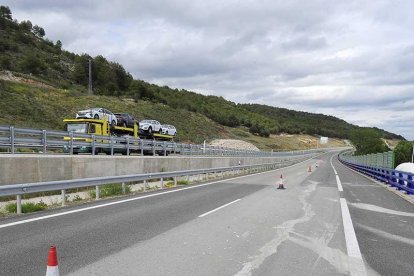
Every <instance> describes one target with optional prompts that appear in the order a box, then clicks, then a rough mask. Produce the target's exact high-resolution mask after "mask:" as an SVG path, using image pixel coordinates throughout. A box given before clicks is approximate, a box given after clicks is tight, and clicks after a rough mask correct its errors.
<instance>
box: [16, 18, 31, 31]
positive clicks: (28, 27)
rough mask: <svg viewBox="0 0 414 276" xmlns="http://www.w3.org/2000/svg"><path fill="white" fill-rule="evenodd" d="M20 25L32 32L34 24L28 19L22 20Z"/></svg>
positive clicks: (22, 28) (24, 29)
mask: <svg viewBox="0 0 414 276" xmlns="http://www.w3.org/2000/svg"><path fill="white" fill-rule="evenodd" d="M19 27H20V29H21V30H23V31H26V32H31V31H32V28H33V25H32V22H30V20H27V21H22V22H20V24H19Z"/></svg>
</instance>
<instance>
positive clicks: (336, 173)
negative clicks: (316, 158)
mask: <svg viewBox="0 0 414 276" xmlns="http://www.w3.org/2000/svg"><path fill="white" fill-rule="evenodd" d="M334 156H335V155H332V156H331V167H332V169H333V171H334V173H335V175H338V172H337V171H336V169H335V167H334V165H333V163H332V159H333V157H334Z"/></svg>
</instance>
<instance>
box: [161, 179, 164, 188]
mask: <svg viewBox="0 0 414 276" xmlns="http://www.w3.org/2000/svg"><path fill="white" fill-rule="evenodd" d="M161 189H164V178H162V177H161Z"/></svg>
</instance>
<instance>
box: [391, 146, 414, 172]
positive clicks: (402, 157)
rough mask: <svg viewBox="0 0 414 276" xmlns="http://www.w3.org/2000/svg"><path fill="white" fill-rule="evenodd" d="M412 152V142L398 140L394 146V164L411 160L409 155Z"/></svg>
mask: <svg viewBox="0 0 414 276" xmlns="http://www.w3.org/2000/svg"><path fill="white" fill-rule="evenodd" d="M412 152H413V142H410V141H400V142H399V143H398V144H397V146H396V147H395V148H394V153H395V166H398V165H399V164H401V163H405V162H411V155H412Z"/></svg>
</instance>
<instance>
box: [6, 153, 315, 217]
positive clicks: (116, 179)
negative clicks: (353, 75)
mask: <svg viewBox="0 0 414 276" xmlns="http://www.w3.org/2000/svg"><path fill="white" fill-rule="evenodd" d="M308 158H309V156H307V157H306V156H302V157H296V158H292V159H289V160H279V161H277V162H273V163H265V164H254V165H243V166H233V167H219V168H211V169H196V170H185V171H174V172H159V173H145V174H132V175H121V176H110V177H94V178H84V179H72V180H59V181H47V182H35V183H25V184H12V185H2V186H0V196H13V195H16V196H17V198H16V199H17V201H16V204H17V213H19V214H20V213H21V199H22V198H21V196H22V195H24V194H30V193H38V192H49V191H59V190H60V191H61V197H62V206H64V205H65V200H66V190H68V189H76V188H84V187H92V186H95V187H96V199H99V194H100V192H99V187H100V186H102V185H106V184H114V183H122V190H123V192H124V193H125V187H126V183H131V182H137V181H144V191H145V190H146V188H147V183H146V181H148V180H152V179H160V181H161V189H162V188H164V179H171V178H172V179H173V181H174V187H176V186H177V177H182V176H192V175H202V174H205V175H206V176H207V180H208V175H209V174H211V173H221V176H222V177H224V174H225V173H230V174H232V175H235V174H236V172H238V173H240V172H243V171H244V172H251V171H261V170H271V169H277V168H281V167H286V166H289V165H292V164H295V163H298V162H300V161H303V160H306V159H308Z"/></svg>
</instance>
